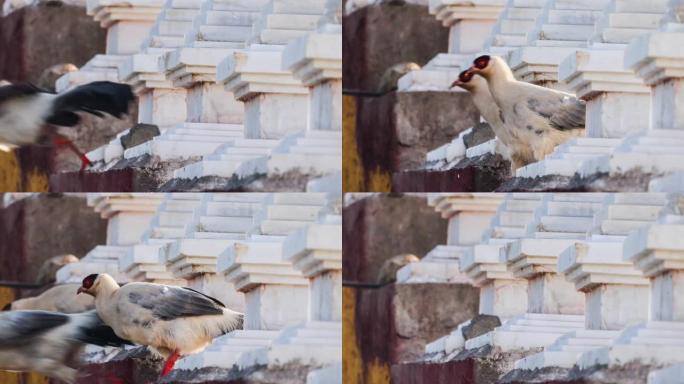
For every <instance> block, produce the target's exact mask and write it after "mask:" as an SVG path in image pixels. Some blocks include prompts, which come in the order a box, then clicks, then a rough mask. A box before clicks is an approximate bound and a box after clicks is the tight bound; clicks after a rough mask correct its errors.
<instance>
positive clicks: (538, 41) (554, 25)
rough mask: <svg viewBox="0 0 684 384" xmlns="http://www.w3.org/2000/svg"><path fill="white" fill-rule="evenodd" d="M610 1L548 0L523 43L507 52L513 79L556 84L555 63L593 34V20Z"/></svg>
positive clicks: (585, 44)
mask: <svg viewBox="0 0 684 384" xmlns="http://www.w3.org/2000/svg"><path fill="white" fill-rule="evenodd" d="M609 2H610V0H598V1H591V2H586V1H582V0H573V1H559V0H549V1H547V2H546V4H545V5H544V9H543V11H542V15H541V16H539V18H538V19H537V20H536V25H535V27H534V28H533V29H532V30H531V31H530V32H529V33H528V35H527V45H525V46H523V47H520V48H518V49H515V50H513V51H511V52H510V56H509V59H508V64H509V65H510V66H511V69H512V70H513V73H514V75H515V77H516V78H518V79H519V80H522V81H527V82H530V83H534V84H538V85H543V86H548V87H552V88H563V89H564V88H565V87H564V85H563V84H559V83H558V73H557V72H558V65H559V64H560V63H561V61H562V60H563V59H565V58H566V57H567V56H568V55H569V54H572V53H573V52H575V51H576V50H578V49H579V48H585V47H586V46H587V41H588V40H589V38H591V36H592V35H593V33H594V23H595V22H596V20H597V17H598V16H599V15H600V14H601V12H602V10H603V9H604V8H605V7H606V6H607V5H608V3H609Z"/></svg>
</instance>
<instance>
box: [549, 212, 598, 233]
mask: <svg viewBox="0 0 684 384" xmlns="http://www.w3.org/2000/svg"><path fill="white" fill-rule="evenodd" d="M593 221H594V219H593V217H578V216H543V217H542V218H541V227H542V229H543V230H544V231H551V232H574V233H584V232H588V230H589V229H591V227H592V224H593Z"/></svg>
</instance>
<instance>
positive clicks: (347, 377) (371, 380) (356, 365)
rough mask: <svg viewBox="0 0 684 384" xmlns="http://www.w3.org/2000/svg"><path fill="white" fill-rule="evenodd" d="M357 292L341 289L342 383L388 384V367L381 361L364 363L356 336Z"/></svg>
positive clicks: (352, 289)
mask: <svg viewBox="0 0 684 384" xmlns="http://www.w3.org/2000/svg"><path fill="white" fill-rule="evenodd" d="M356 294H357V290H356V289H355V288H350V287H342V356H343V362H342V375H343V380H342V382H343V383H345V384H389V382H390V366H389V364H387V363H386V362H382V361H377V360H374V361H364V360H363V355H362V354H361V350H360V349H359V343H362V342H363V340H359V339H358V336H357V334H356V327H355V324H356V322H355V319H356Z"/></svg>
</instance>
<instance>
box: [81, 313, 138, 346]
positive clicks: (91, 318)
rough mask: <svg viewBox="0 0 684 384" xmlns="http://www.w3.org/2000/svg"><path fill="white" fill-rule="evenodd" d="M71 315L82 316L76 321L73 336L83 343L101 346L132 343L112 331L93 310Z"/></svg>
mask: <svg viewBox="0 0 684 384" xmlns="http://www.w3.org/2000/svg"><path fill="white" fill-rule="evenodd" d="M72 316H73V317H74V318H76V317H81V318H83V319H82V321H79V322H77V323H78V328H79V329H78V332H77V333H76V335H75V338H76V339H77V340H79V341H81V342H83V343H87V344H94V345H99V346H102V347H104V346H110V347H122V346H124V345H132V343H131V342H130V341H128V340H125V339H122V338H120V337H119V336H117V335H116V334H115V333H114V330H112V328H111V327H109V326H108V325H107V324H105V323H104V321H102V319H101V318H100V316H98V315H97V311H95V310H92V311H88V312H84V313H81V314H76V315H72Z"/></svg>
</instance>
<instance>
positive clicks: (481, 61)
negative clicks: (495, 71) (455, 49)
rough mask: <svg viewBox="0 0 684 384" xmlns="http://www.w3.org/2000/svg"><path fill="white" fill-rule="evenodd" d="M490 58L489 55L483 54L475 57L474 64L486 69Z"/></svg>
mask: <svg viewBox="0 0 684 384" xmlns="http://www.w3.org/2000/svg"><path fill="white" fill-rule="evenodd" d="M489 59H490V57H489V55H483V56H480V57H478V58H477V59H475V61H474V62H473V64H474V65H475V67H476V68H478V69H484V68H485V67H487V64H489Z"/></svg>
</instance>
